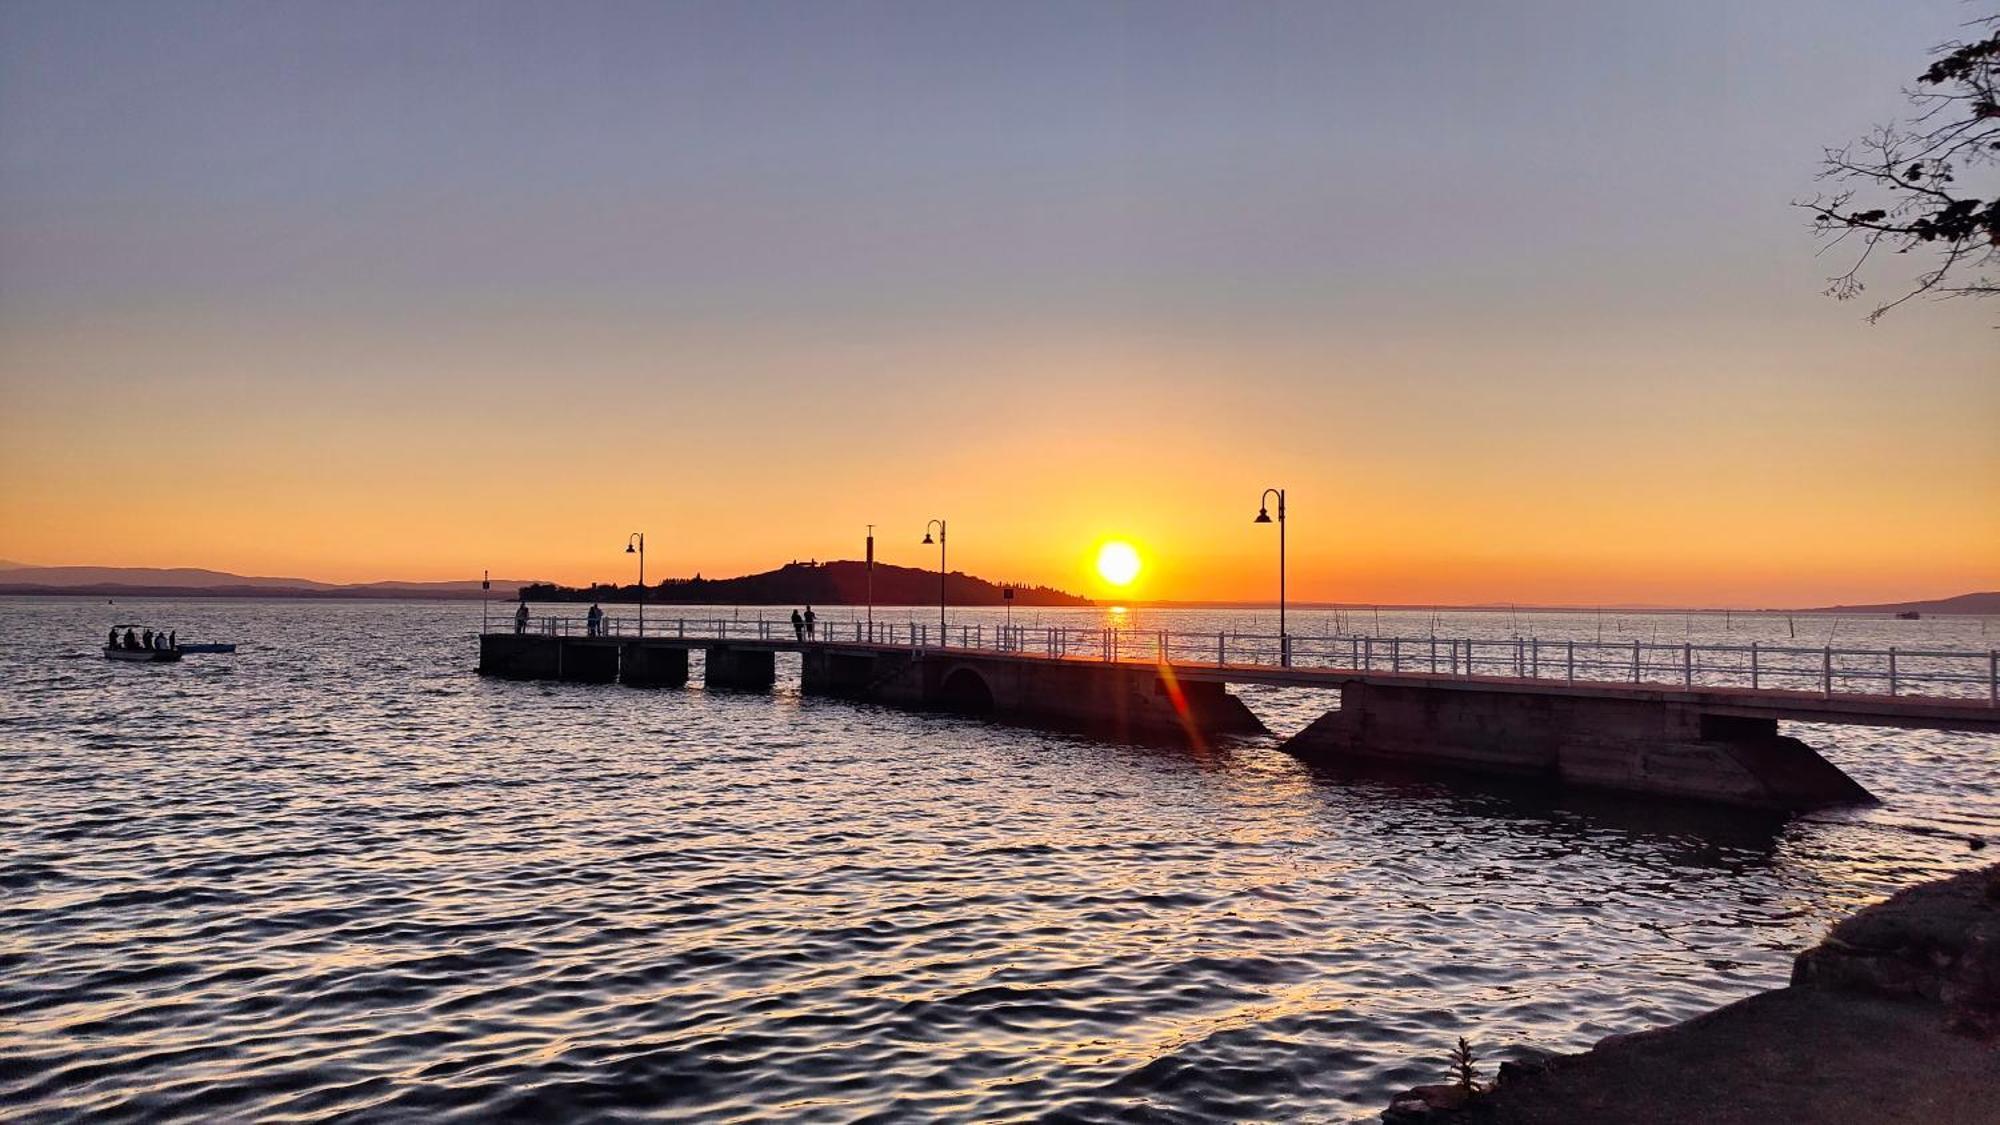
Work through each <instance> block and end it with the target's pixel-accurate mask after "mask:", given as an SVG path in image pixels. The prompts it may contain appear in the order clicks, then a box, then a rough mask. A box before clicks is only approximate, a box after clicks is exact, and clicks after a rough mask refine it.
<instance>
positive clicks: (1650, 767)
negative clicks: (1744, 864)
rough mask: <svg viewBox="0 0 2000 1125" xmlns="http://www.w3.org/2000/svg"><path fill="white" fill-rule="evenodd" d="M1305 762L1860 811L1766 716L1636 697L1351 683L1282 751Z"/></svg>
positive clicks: (1850, 788) (1845, 780)
mask: <svg viewBox="0 0 2000 1125" xmlns="http://www.w3.org/2000/svg"><path fill="white" fill-rule="evenodd" d="M1284 748H1285V749H1286V750H1287V751H1289V752H1291V753H1293V754H1295V755H1297V756H1299V757H1301V758H1303V759H1306V760H1308V761H1319V762H1328V763H1350V764H1356V765H1376V766H1391V767H1400V768H1423V769H1432V770H1445V771H1459V772H1466V773H1476V774H1487V775H1503V776H1510V777H1519V778H1526V779H1539V780H1544V781H1550V782H1556V783H1560V784H1565V785H1577V786H1584V787H1588V788H1594V789H1610V790H1624V791H1628V792H1633V793H1646V794H1652V795H1659V796H1669V797H1680V798H1691V799H1696V800H1703V801H1713V802H1720V803H1723V804H1729V805H1739V806H1746V807H1751V808H1758V809H1768V810H1772V811H1783V812H1789V811H1797V810H1802V809H1809V808H1817V807H1821V806H1825V805H1839V804H1856V803H1872V802H1874V800H1875V798H1874V796H1873V795H1872V794H1870V793H1869V792H1868V791H1867V790H1866V789H1864V788H1862V787H1861V785H1860V784H1859V783H1858V782H1856V781H1855V780H1854V779H1853V778H1850V777H1848V776H1847V775H1846V774H1844V773H1842V772H1841V771H1840V769H1839V768H1838V767H1836V766H1834V765H1833V764H1832V763H1831V762H1828V761H1827V760H1826V759H1824V758H1822V757H1820V756H1819V754H1818V753H1816V752H1815V751H1814V750H1813V749H1812V747H1810V746H1807V745H1806V744H1805V743H1803V742H1800V741H1799V740H1798V739H1796V738H1788V737H1785V736H1783V735H1780V734H1779V733H1778V723H1777V720H1776V719H1771V718H1746V717H1740V716H1734V715H1726V714H1715V713H1710V712H1705V711H1704V710H1703V709H1702V708H1701V707H1700V706H1699V705H1696V704H1689V703H1682V702H1675V701H1669V700H1664V699H1648V698H1622V699H1621V698H1603V697H1592V696H1580V695H1563V694H1559V693H1557V692H1554V691H1547V690H1544V691H1532V692H1530V691H1508V690H1480V689H1475V688H1464V687H1450V686H1444V687H1433V686H1392V685H1385V684H1379V683H1369V682H1363V681H1353V682H1350V683H1348V684H1346V685H1344V686H1343V687H1342V688H1341V706H1340V710H1338V711H1334V712H1331V713H1329V714H1327V715H1324V716H1322V717H1321V718H1320V719H1318V720H1317V721H1315V722H1314V723H1313V724H1312V725H1311V726H1309V727H1307V728H1306V729H1305V730H1303V731H1301V732H1300V733H1298V734H1297V735H1295V736H1293V737H1292V738H1291V739H1290V740H1289V741H1287V742H1286V743H1285V747H1284Z"/></svg>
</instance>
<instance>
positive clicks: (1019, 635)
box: [488, 616, 2000, 707]
mask: <svg viewBox="0 0 2000 1125" xmlns="http://www.w3.org/2000/svg"><path fill="white" fill-rule="evenodd" d="M488 630H489V631H491V632H498V633H505V632H512V631H514V622H513V620H512V618H502V619H496V620H494V621H493V622H491V623H490V624H489V625H488ZM524 631H526V632H529V633H535V634H541V635H555V636H575V637H586V636H602V637H610V638H620V639H637V638H640V637H657V638H663V639H668V638H687V639H695V640H719V641H730V640H740V641H766V642H795V641H797V640H798V639H800V638H798V637H797V635H796V634H795V633H794V630H793V627H792V624H791V622H790V621H788V620H786V619H783V618H778V619H767V618H759V619H754V620H744V619H742V618H728V617H685V616H682V617H659V616H649V617H648V618H647V619H646V621H645V622H644V624H643V628H642V626H641V623H640V622H639V621H638V620H637V619H636V618H633V617H618V618H613V617H606V618H604V619H603V620H602V621H600V622H599V624H598V626H597V628H596V631H595V632H593V631H592V629H591V626H590V624H589V622H588V621H587V620H586V619H585V618H582V617H561V616H535V617H530V618H529V619H528V621H527V623H526V625H525V627H524ZM812 639H813V640H816V641H821V642H829V643H843V642H844V643H855V644H880V645H894V646H899V647H910V648H914V649H930V648H960V649H972V650H982V651H992V652H1019V653H1026V654H1030V655H1035V656H1044V657H1053V658H1057V659H1069V660H1100V661H1156V662H1165V663H1169V664H1181V665H1208V666H1218V665H1220V666H1231V667H1253V668H1276V667H1291V668H1299V669H1325V670H1338V671H1368V672H1398V673H1425V674H1431V675H1440V676H1452V677H1464V678H1470V677H1498V678H1504V679H1516V680H1531V681H1541V682H1554V683H1600V684H1601V683H1623V684H1639V685H1645V686H1655V687H1679V688H1749V689H1752V690H1761V689H1777V690H1786V691H1807V692H1817V693H1819V694H1821V695H1826V696H1834V695H1888V696H1929V697H1937V698H1955V699H1983V700H1984V701H1985V702H1986V703H1987V705H1988V706H1992V707H2000V650H1993V649H1988V650H1985V651H1980V650H1975V649H1906V648H1898V647H1890V648H1834V647H1831V646H1821V647H1818V648H1812V647H1800V646H1794V645H1764V644H1758V643H1751V644H1738V645H1727V644H1692V643H1683V644H1670V643H1663V642H1657V641H1637V640H1630V641H1580V640H1569V639H1554V640H1549V639H1541V638H1536V637H1513V638H1474V637H1433V636H1423V637H1400V636H1372V635H1371V636H1364V635H1360V634H1337V635H1327V636H1304V635H1298V634H1293V635H1290V636H1286V637H1284V638H1282V639H1281V638H1280V637H1278V636H1277V635H1276V634H1260V633H1242V632H1235V631H1230V630H1224V631H1220V632H1199V633H1197V632H1187V631H1179V632H1176V631H1166V630H1159V631H1141V630H1135V629H1113V628H1089V627H1077V626H1041V625H1034V626H1029V625H1015V626H1008V625H1000V624H994V623H982V624H951V625H949V626H947V627H945V628H944V629H943V630H942V631H941V630H940V628H939V626H938V624H937V623H936V622H922V621H876V622H873V623H869V622H866V621H863V620H861V619H859V618H854V619H846V618H842V619H828V618H824V617H822V618H820V619H818V620H817V621H816V622H815V626H814V631H813V636H812Z"/></svg>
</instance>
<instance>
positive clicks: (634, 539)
mask: <svg viewBox="0 0 2000 1125" xmlns="http://www.w3.org/2000/svg"><path fill="white" fill-rule="evenodd" d="M634 544H637V546H634ZM625 553H626V554H628V555H638V556H639V635H640V636H642V637H643V636H645V635H646V533H645V532H643V531H635V532H633V533H632V534H630V535H628V536H626V537H625Z"/></svg>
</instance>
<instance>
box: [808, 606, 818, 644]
mask: <svg viewBox="0 0 2000 1125" xmlns="http://www.w3.org/2000/svg"><path fill="white" fill-rule="evenodd" d="M818 620H819V615H818V614H816V613H814V612H813V607H811V606H807V607H806V640H812V639H813V630H814V629H815V628H816V626H815V622H817V621H818Z"/></svg>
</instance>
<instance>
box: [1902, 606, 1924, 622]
mask: <svg viewBox="0 0 2000 1125" xmlns="http://www.w3.org/2000/svg"><path fill="white" fill-rule="evenodd" d="M1923 619H1924V615H1923V614H1921V613H1918V612H1917V611H1916V610H1914V609H1906V610H1904V611H1903V612H1901V613H1899V614H1897V615H1896V620H1898V621H1922V620H1923Z"/></svg>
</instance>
